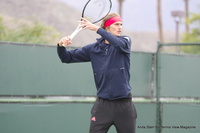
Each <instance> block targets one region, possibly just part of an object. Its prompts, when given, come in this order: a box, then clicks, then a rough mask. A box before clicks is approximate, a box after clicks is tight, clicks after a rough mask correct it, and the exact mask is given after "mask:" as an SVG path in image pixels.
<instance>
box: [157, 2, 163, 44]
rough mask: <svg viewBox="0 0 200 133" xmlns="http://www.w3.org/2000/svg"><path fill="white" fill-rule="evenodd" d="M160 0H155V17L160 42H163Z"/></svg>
mask: <svg viewBox="0 0 200 133" xmlns="http://www.w3.org/2000/svg"><path fill="white" fill-rule="evenodd" d="M161 2H162V1H161V0H157V18H158V30H159V39H160V42H164V39H163V29H162V13H161Z"/></svg>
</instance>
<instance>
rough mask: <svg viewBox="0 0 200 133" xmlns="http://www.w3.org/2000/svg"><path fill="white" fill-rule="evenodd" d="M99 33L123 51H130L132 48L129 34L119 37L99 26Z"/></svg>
mask: <svg viewBox="0 0 200 133" xmlns="http://www.w3.org/2000/svg"><path fill="white" fill-rule="evenodd" d="M97 33H98V34H99V35H101V36H102V38H104V39H105V40H107V41H108V42H109V43H110V44H111V45H113V46H114V47H115V48H117V49H119V50H120V51H122V52H125V53H130V49H131V39H130V37H128V36H120V37H117V36H115V35H113V34H111V33H109V32H107V31H106V30H104V29H102V28H99V29H98V30H97Z"/></svg>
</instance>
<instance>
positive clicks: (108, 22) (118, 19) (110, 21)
mask: <svg viewBox="0 0 200 133" xmlns="http://www.w3.org/2000/svg"><path fill="white" fill-rule="evenodd" d="M115 22H122V19H121V18H120V16H115V17H112V18H110V19H108V20H107V21H106V22H105V23H104V27H105V28H106V27H108V26H110V25H111V24H113V23H115Z"/></svg>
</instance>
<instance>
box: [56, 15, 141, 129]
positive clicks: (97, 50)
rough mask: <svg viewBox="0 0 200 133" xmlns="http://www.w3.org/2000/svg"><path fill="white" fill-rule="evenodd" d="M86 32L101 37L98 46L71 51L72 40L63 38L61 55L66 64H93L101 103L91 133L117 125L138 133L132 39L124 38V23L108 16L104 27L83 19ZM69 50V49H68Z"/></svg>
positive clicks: (95, 108) (93, 112)
mask: <svg viewBox="0 0 200 133" xmlns="http://www.w3.org/2000/svg"><path fill="white" fill-rule="evenodd" d="M80 23H81V24H82V27H83V28H84V29H89V30H91V31H94V32H96V33H97V34H99V35H100V36H101V38H99V39H97V41H96V42H95V43H92V44H89V45H86V46H84V47H82V48H80V49H75V50H70V51H67V50H66V49H65V47H66V46H68V45H69V44H72V42H71V40H70V37H69V36H68V37H64V38H62V39H61V40H60V41H59V43H58V46H57V53H58V56H59V57H60V59H61V61H62V62H63V63H74V62H91V64H92V68H93V74H94V79H95V84H96V89H97V99H96V101H95V103H94V105H93V108H92V110H91V123H90V133H107V132H108V130H109V128H110V127H111V126H112V125H114V126H115V128H116V130H117V132H118V133H135V127H136V118H137V112H136V109H135V106H134V104H133V102H132V94H131V86H130V83H129V80H130V72H129V70H130V48H131V39H130V38H129V37H128V36H121V33H122V19H121V18H120V16H119V15H118V14H116V13H111V14H109V15H107V16H106V17H105V18H104V19H103V20H102V24H101V26H100V27H99V26H97V25H94V24H92V23H90V22H89V21H87V20H86V19H84V18H83V19H82V21H80ZM64 46H65V47H64Z"/></svg>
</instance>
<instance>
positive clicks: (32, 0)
mask: <svg viewBox="0 0 200 133" xmlns="http://www.w3.org/2000/svg"><path fill="white" fill-rule="evenodd" d="M0 14H2V15H6V16H9V17H13V18H17V19H26V20H29V21H32V20H33V19H37V20H38V21H40V22H44V23H46V24H47V25H50V26H53V27H55V28H56V29H57V30H58V31H59V32H61V33H62V34H63V36H64V35H69V34H71V33H72V32H73V31H74V30H75V28H76V27H77V25H78V22H77V21H78V20H80V14H81V13H80V10H77V9H76V8H74V7H72V6H71V5H69V4H67V3H66V2H62V1H60V0H1V1H0ZM123 33H124V34H126V35H128V36H130V37H131V39H132V42H133V45H132V50H133V51H143V52H155V51H156V45H157V40H158V35H157V32H144V31H143V32H139V31H136V32H133V31H130V30H128V29H124V32H123ZM98 37H99V35H97V34H94V32H92V31H88V30H84V31H81V32H79V33H78V35H77V36H76V37H75V38H74V39H73V45H72V46H78V47H80V46H84V45H87V44H89V43H92V42H94V41H96V38H98ZM172 38H173V34H171V33H170V34H168V35H166V38H165V39H166V40H168V41H171V40H172ZM58 41H59V40H58Z"/></svg>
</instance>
